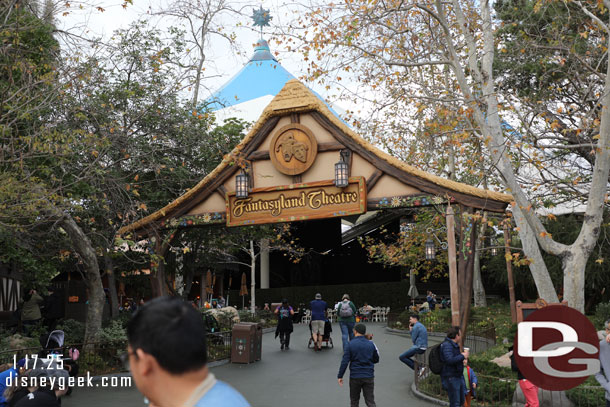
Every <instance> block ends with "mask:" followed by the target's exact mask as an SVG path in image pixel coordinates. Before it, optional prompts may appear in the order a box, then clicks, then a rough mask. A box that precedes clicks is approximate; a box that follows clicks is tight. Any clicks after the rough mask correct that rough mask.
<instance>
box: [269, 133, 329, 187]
mask: <svg viewBox="0 0 610 407" xmlns="http://www.w3.org/2000/svg"><path fill="white" fill-rule="evenodd" d="M317 154H318V142H317V141H316V138H315V137H314V135H313V133H312V132H311V130H309V129H308V128H307V127H305V126H303V125H302V124H298V123H292V124H288V125H286V126H284V127H282V128H281V129H279V130H278V131H277V132H276V133H275V135H274V136H273V139H271V145H270V146H269V157H270V158H271V161H272V162H273V165H274V166H275V168H277V170H278V171H279V172H281V173H282V174H286V175H299V174H302V173H304V172H305V171H307V170H308V169H309V167H311V165H312V164H313V162H314V160H315V159H316V155H317Z"/></svg>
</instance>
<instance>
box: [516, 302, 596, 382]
mask: <svg viewBox="0 0 610 407" xmlns="http://www.w3.org/2000/svg"><path fill="white" fill-rule="evenodd" d="M514 349H515V361H516V362H517V366H518V367H519V370H520V371H521V373H522V374H523V376H524V377H525V378H526V379H527V380H529V381H530V382H532V383H533V384H535V385H536V386H538V387H540V388H542V389H545V390H554V391H560V390H568V389H571V388H574V387H576V386H578V385H579V384H581V383H582V382H584V381H585V380H587V378H588V377H589V376H590V375H592V374H595V373H597V372H599V369H600V363H599V340H598V339H597V332H596V331H595V327H594V326H593V324H592V323H591V322H590V321H589V319H588V318H587V317H585V316H584V315H583V314H581V313H580V312H578V311H577V310H575V309H573V308H569V307H566V306H562V305H549V306H547V307H544V308H541V309H539V310H537V311H534V312H533V313H531V314H530V315H529V316H528V317H527V318H526V319H525V321H523V322H521V323H519V325H518V327H517V335H516V337H515V348H514Z"/></svg>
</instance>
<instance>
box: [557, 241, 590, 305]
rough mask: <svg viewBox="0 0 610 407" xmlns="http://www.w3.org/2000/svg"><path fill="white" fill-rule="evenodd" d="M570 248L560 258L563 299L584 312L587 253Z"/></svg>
mask: <svg viewBox="0 0 610 407" xmlns="http://www.w3.org/2000/svg"><path fill="white" fill-rule="evenodd" d="M583 252H584V250H571V251H570V253H569V254H567V255H565V256H564V257H563V258H562V264H563V299H564V300H566V301H567V302H568V305H569V306H570V307H572V308H575V309H577V310H579V311H580V312H585V267H586V266H587V259H588V258H589V254H585V253H583Z"/></svg>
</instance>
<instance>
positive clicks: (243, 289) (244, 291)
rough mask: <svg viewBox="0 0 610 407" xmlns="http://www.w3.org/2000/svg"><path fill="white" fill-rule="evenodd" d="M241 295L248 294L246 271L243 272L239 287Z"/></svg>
mask: <svg viewBox="0 0 610 407" xmlns="http://www.w3.org/2000/svg"><path fill="white" fill-rule="evenodd" d="M239 295H241V296H244V295H248V286H247V280H246V273H242V275H241V287H240V289H239Z"/></svg>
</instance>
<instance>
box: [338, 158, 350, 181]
mask: <svg viewBox="0 0 610 407" xmlns="http://www.w3.org/2000/svg"><path fill="white" fill-rule="evenodd" d="M348 170H349V168H348V166H347V163H346V162H345V161H343V157H341V159H340V160H339V162H338V163H336V164H335V186H337V187H339V188H345V187H346V186H348V185H349V171H348Z"/></svg>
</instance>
